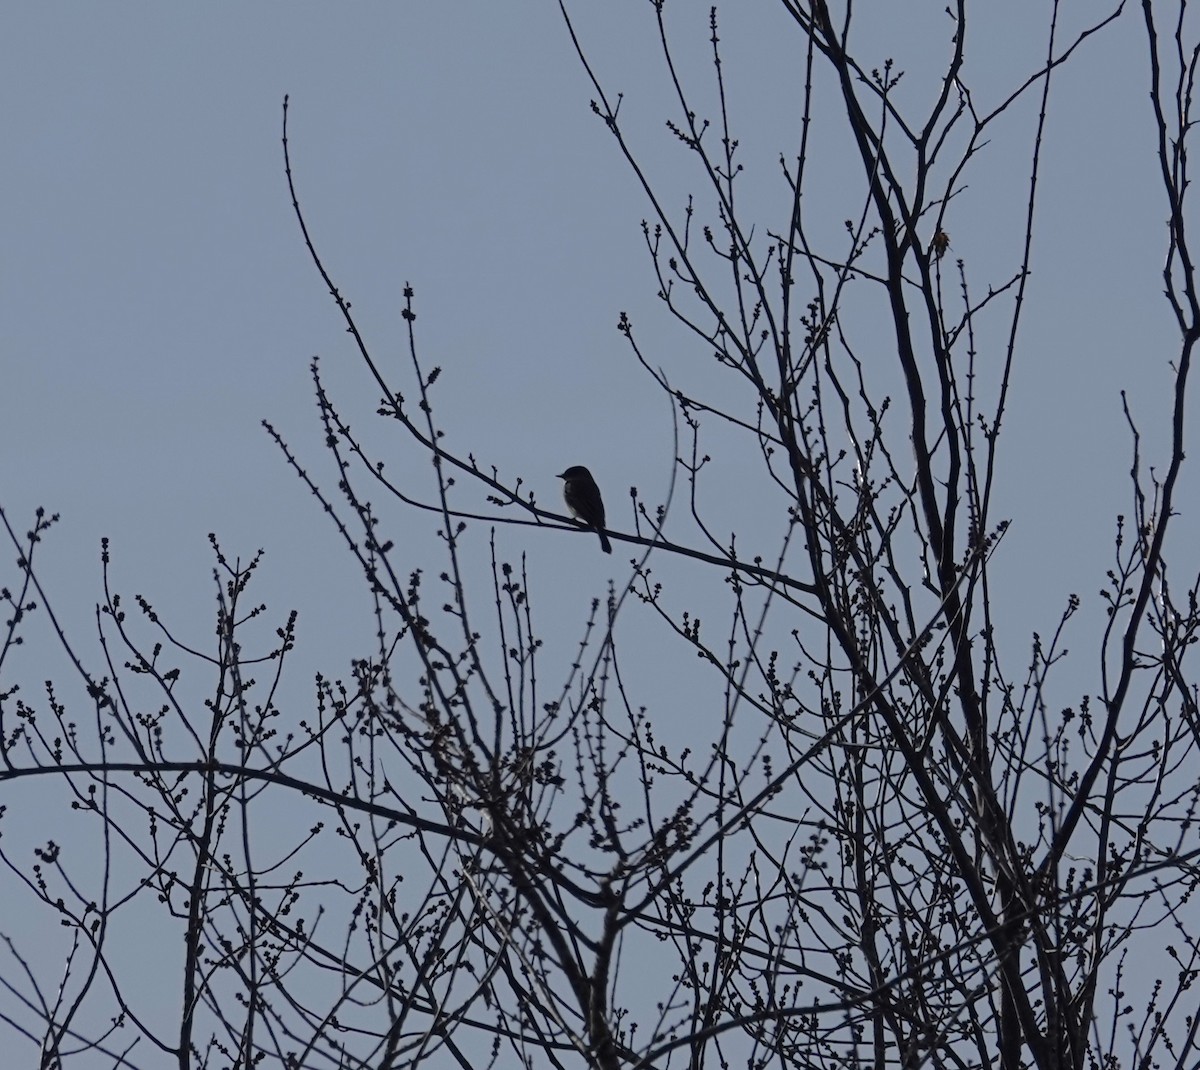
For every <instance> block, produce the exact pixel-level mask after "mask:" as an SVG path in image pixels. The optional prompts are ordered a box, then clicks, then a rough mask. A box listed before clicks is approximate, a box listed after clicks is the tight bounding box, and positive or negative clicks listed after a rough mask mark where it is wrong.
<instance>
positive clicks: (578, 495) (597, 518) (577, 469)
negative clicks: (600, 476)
mask: <svg viewBox="0 0 1200 1070" xmlns="http://www.w3.org/2000/svg"><path fill="white" fill-rule="evenodd" d="M558 478H559V479H562V480H565V481H566V482H564V483H563V499H564V500H565V501H566V503H567V508H568V509H570V510H571V515H572V516H574V517H578V518H579V519H580V520H582V521H583V522H584V523H585V524H586V525H587V526H588V527H589V528H592V529H593V530H594V531H595V532H596V534H597V535H599V536H600V548H601V549H602V550H603V551H604V552H605V553H606V554H611V553H612V543H610V542H609V541H608V536H607V535H605V534H604V499H603V498H601V497H600V488H599V487H598V486H596V481H595V480H594V479H593V478H592V473H591V472H589V471H588V470H587V469H586V468H584V467H583V465H581V464H575V465H572V466H571V467H570V468H568V469H567V470H566V471H565V472H559V473H558Z"/></svg>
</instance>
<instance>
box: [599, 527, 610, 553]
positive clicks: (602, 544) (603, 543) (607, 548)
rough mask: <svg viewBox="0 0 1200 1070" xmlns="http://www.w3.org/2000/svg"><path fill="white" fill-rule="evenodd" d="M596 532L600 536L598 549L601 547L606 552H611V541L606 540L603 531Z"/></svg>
mask: <svg viewBox="0 0 1200 1070" xmlns="http://www.w3.org/2000/svg"><path fill="white" fill-rule="evenodd" d="M596 534H597V535H599V536H600V549H602V550H603V551H604V552H605V553H606V554H611V553H612V543H611V542H609V541H608V536H607V535H605V534H604V532H603V531H597V532H596Z"/></svg>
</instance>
